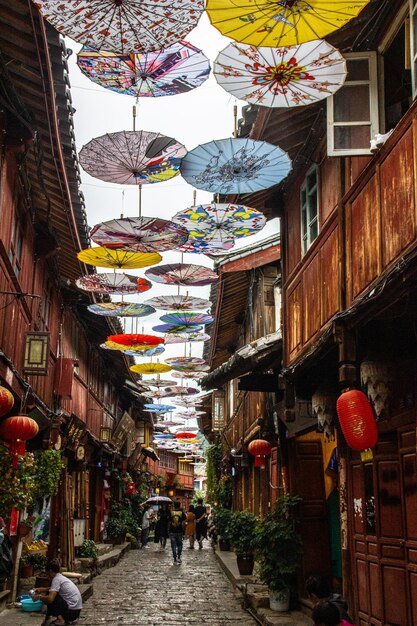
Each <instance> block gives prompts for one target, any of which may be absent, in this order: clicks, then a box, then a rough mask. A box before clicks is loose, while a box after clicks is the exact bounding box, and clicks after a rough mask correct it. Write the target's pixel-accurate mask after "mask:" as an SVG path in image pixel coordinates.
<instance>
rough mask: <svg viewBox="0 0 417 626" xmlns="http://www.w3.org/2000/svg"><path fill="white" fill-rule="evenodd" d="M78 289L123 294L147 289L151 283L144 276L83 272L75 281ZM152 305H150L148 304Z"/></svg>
mask: <svg viewBox="0 0 417 626" xmlns="http://www.w3.org/2000/svg"><path fill="white" fill-rule="evenodd" d="M75 284H76V285H77V287H78V288H79V289H83V290H84V291H91V292H93V293H101V294H107V293H108V294H111V295H115V296H116V295H117V296H121V295H123V294H129V293H130V294H135V293H142V292H144V291H148V289H150V288H151V287H152V283H151V282H150V281H149V280H146V278H139V277H138V276H131V275H130V274H110V273H107V272H104V273H103V274H85V275H84V276H81V277H80V278H78V279H77V280H76V281H75ZM150 306H152V305H150Z"/></svg>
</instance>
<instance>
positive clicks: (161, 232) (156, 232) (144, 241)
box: [90, 217, 188, 252]
mask: <svg viewBox="0 0 417 626" xmlns="http://www.w3.org/2000/svg"><path fill="white" fill-rule="evenodd" d="M90 236H91V239H92V240H93V241H94V243H96V244H98V245H99V246H104V247H105V248H112V249H118V248H124V249H127V248H128V249H129V250H134V251H135V252H156V251H159V252H165V251H167V250H172V249H173V248H176V247H178V246H181V245H182V244H184V243H185V242H186V241H187V239H188V230H187V229H186V228H183V227H181V226H179V225H178V224H175V223H174V222H170V221H169V220H163V219H160V218H155V217H123V218H120V219H114V220H109V221H108V222H102V223H101V224H96V226H94V227H93V228H92V230H91V233H90Z"/></svg>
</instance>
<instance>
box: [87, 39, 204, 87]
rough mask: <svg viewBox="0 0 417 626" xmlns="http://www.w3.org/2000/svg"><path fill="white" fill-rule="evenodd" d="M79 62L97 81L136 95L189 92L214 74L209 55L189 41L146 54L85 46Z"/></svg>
mask: <svg viewBox="0 0 417 626" xmlns="http://www.w3.org/2000/svg"><path fill="white" fill-rule="evenodd" d="M77 64H78V67H79V68H80V70H81V71H82V73H83V74H85V76H87V78H89V79H90V80H92V81H93V82H94V83H97V84H98V85H101V87H105V88H106V89H111V90H112V91H116V92H117V93H121V94H125V95H128V96H135V97H136V98H138V97H141V98H144V97H145V98H149V97H151V98H152V97H159V96H174V95H176V94H180V93H186V92H187V91H190V90H191V89H194V88H195V87H199V86H200V85H202V84H203V83H204V81H205V80H207V78H208V76H209V74H210V63H209V60H208V58H207V57H206V56H205V55H204V54H203V53H202V51H201V50H199V49H198V48H195V47H194V46H192V45H191V44H190V43H188V42H187V41H179V42H177V43H174V44H172V46H169V47H168V48H164V50H158V51H156V52H148V53H146V54H124V55H120V54H117V53H114V52H107V51H106V50H96V49H95V48H91V47H89V46H84V47H83V48H82V49H81V50H80V52H79V53H78V55H77Z"/></svg>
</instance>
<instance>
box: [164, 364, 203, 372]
mask: <svg viewBox="0 0 417 626" xmlns="http://www.w3.org/2000/svg"><path fill="white" fill-rule="evenodd" d="M172 369H173V370H175V371H177V372H209V371H210V365H204V364H203V365H198V364H196V365H192V364H189V365H172Z"/></svg>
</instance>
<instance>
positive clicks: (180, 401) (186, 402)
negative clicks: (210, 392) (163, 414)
mask: <svg viewBox="0 0 417 626" xmlns="http://www.w3.org/2000/svg"><path fill="white" fill-rule="evenodd" d="M172 402H173V404H175V405H176V406H185V407H189V406H194V405H195V404H198V403H199V400H198V398H174V400H172Z"/></svg>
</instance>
